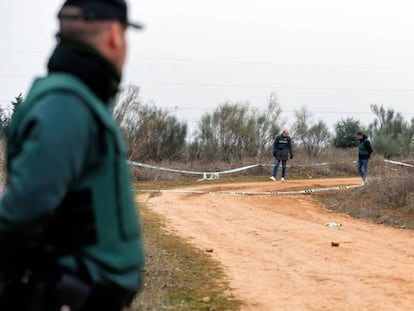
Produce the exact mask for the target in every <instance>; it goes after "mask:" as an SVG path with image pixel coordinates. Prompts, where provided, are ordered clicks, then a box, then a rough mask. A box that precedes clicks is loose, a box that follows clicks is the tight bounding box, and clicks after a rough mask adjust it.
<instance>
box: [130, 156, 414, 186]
mask: <svg viewBox="0 0 414 311" xmlns="http://www.w3.org/2000/svg"><path fill="white" fill-rule="evenodd" d="M127 162H128V164H130V165H134V166H138V167H144V168H149V169H155V170H159V171H165V172H171V173H179V174H192V175H201V176H202V178H201V179H199V181H203V180H217V179H219V178H220V175H224V174H232V173H238V172H241V171H245V170H249V169H252V168H256V167H260V166H261V167H266V166H274V164H252V165H247V166H243V167H239V168H234V169H230V170H224V171H218V172H199V171H187V170H178V169H173V168H166V167H161V166H155V165H150V164H145V163H141V162H134V161H127ZM384 162H386V163H390V164H394V165H399V166H405V167H413V168H414V166H413V165H411V164H407V163H403V162H397V161H391V160H384ZM345 163H346V162H323V163H312V164H295V166H296V167H312V166H327V165H333V164H345ZM352 163H356V162H355V161H353V162H352ZM288 167H291V166H290V165H288Z"/></svg>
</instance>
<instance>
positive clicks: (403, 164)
mask: <svg viewBox="0 0 414 311" xmlns="http://www.w3.org/2000/svg"><path fill="white" fill-rule="evenodd" d="M384 162H386V163H390V164H395V165H400V166H406V167H414V165H411V164H407V163H403V162H398V161H391V160H384Z"/></svg>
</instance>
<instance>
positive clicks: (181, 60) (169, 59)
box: [133, 56, 414, 70]
mask: <svg viewBox="0 0 414 311" xmlns="http://www.w3.org/2000/svg"><path fill="white" fill-rule="evenodd" d="M133 59H136V60H143V61H152V62H157V61H161V62H177V63H207V64H234V65H270V66H277V67H313V68H331V69H346V70H352V69H364V70H368V69H380V70H407V69H409V70H414V66H404V67H398V66H363V65H324V64H306V63H279V62H272V61H251V60H247V61H241V60H230V59H227V60H223V59H217V60H215V59H202V58H174V57H146V56H139V57H134V58H133Z"/></svg>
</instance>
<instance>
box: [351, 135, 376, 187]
mask: <svg viewBox="0 0 414 311" xmlns="http://www.w3.org/2000/svg"><path fill="white" fill-rule="evenodd" d="M355 138H356V139H357V140H358V142H359V144H358V162H357V169H358V173H359V174H360V175H361V178H362V181H361V185H362V186H364V185H365V184H366V181H367V176H368V161H369V158H370V157H371V154H372V147H371V143H370V141H369V140H368V137H367V135H365V134H363V133H362V132H358V133H356V135H355Z"/></svg>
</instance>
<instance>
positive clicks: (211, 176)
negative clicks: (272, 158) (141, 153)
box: [128, 161, 263, 180]
mask: <svg viewBox="0 0 414 311" xmlns="http://www.w3.org/2000/svg"><path fill="white" fill-rule="evenodd" d="M128 164H131V165H134V166H139V167H145V168H150V169H156V170H159V171H166V172H172V173H180V174H192V175H201V176H203V177H202V178H201V179H200V180H215V179H219V177H220V175H224V174H232V173H238V172H241V171H245V170H249V169H252V168H255V167H259V166H262V165H263V164H253V165H248V166H243V167H238V168H234V169H230V170H225V171H219V172H197V171H186V170H177V169H173V168H166V167H160V166H155V165H149V164H144V163H140V162H134V161H128Z"/></svg>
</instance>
